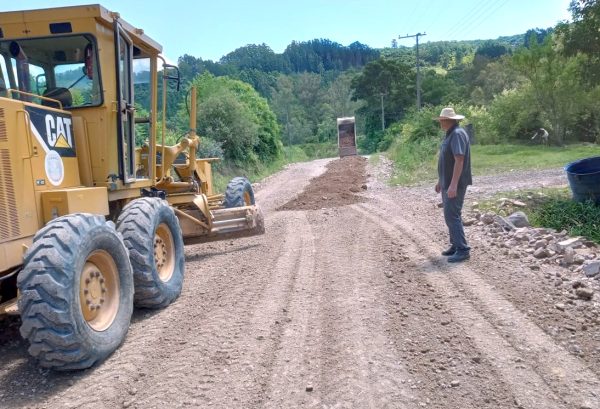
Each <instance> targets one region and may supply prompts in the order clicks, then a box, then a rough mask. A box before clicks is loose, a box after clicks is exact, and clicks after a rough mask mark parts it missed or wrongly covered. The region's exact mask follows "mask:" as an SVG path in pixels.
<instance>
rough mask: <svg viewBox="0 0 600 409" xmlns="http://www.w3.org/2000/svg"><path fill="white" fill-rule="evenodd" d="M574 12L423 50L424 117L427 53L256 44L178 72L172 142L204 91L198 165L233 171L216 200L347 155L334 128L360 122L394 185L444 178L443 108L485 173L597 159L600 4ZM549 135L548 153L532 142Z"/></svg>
mask: <svg viewBox="0 0 600 409" xmlns="http://www.w3.org/2000/svg"><path fill="white" fill-rule="evenodd" d="M569 10H570V12H571V15H572V22H570V23H560V24H558V25H557V26H555V27H546V28H532V29H530V30H528V31H527V32H526V33H522V34H516V35H513V36H509V37H500V38H497V39H482V40H473V41H440V42H426V43H423V44H421V46H420V49H419V56H420V58H419V64H420V66H421V74H422V77H421V80H422V81H421V91H422V92H421V96H422V99H421V107H420V109H417V108H416V104H415V99H416V69H415V66H416V50H415V48H414V47H404V46H399V45H398V44H397V43H395V42H392V44H391V45H390V47H387V48H384V49H373V48H370V47H368V46H366V45H364V44H361V43H360V42H355V43H352V44H350V45H347V46H346V45H341V44H338V43H336V42H333V41H330V40H327V39H315V40H310V41H302V42H292V43H291V44H290V45H289V46H288V47H287V48H286V49H285V50H284V51H283V52H282V53H275V52H273V50H272V49H271V48H270V47H269V46H268V45H266V44H249V45H246V46H244V47H240V48H238V49H236V50H234V51H232V52H230V53H229V54H227V55H225V56H223V57H222V58H221V59H220V60H218V61H211V60H203V59H202V58H199V57H196V56H192V55H187V54H186V55H183V56H181V57H180V58H179V59H178V64H177V65H178V68H179V71H180V73H181V78H182V87H181V88H182V89H181V91H180V92H179V93H177V92H175V91H174V90H169V92H168V103H167V106H166V107H165V109H166V111H167V112H166V113H167V115H166V118H167V123H166V124H165V126H166V128H167V130H168V138H167V140H168V143H170V144H173V143H176V142H177V141H178V140H179V139H180V138H181V137H182V136H183V135H184V134H185V133H186V132H187V131H188V127H189V125H188V121H187V117H188V116H189V112H190V106H189V103H190V102H189V89H190V87H191V86H192V85H195V86H196V87H197V88H198V100H197V107H196V108H197V121H198V127H197V128H198V129H197V131H198V134H199V135H200V136H201V137H202V146H201V149H200V151H199V153H198V155H199V156H204V157H206V156H209V157H218V158H221V159H222V163H221V164H219V165H217V166H216V167H215V174H216V179H217V187H218V188H222V187H223V185H224V183H226V180H228V179H229V178H230V176H233V175H240V174H242V175H245V176H248V177H249V178H250V179H251V180H257V179H259V178H262V177H264V176H265V175H267V174H269V173H272V172H275V171H277V170H279V169H281V167H282V166H285V164H286V163H291V162H296V161H304V160H311V159H315V158H321V157H335V156H337V148H336V145H337V131H336V118H338V117H346V116H355V117H356V124H357V135H358V139H357V143H358V147H359V152H360V153H362V154H372V153H377V152H380V153H385V154H386V155H387V156H388V157H389V158H391V159H392V160H393V161H394V163H395V165H396V172H395V175H394V179H393V183H415V182H418V181H420V180H430V179H433V178H435V166H436V164H435V156H436V153H437V149H438V146H439V143H440V139H441V136H442V135H441V134H440V130H439V126H438V124H437V123H436V122H435V121H433V118H434V117H436V116H437V115H438V114H439V112H440V110H441V109H442V108H443V107H444V106H453V107H454V108H455V109H456V111H457V112H459V113H461V114H463V115H465V116H466V119H465V121H463V125H468V126H469V127H471V129H472V130H473V137H474V142H475V143H474V144H473V167H474V172H475V174H486V173H493V172H503V171H510V170H511V169H515V170H516V169H525V168H545V167H560V166H564V165H565V164H566V163H568V162H570V161H573V160H575V159H579V158H582V157H587V156H593V155H597V154H599V152H598V143H600V115H599V114H598V112H600V109H599V108H600V106H599V104H598V101H600V75H599V74H598V73H600V57H599V55H600V45H599V44H600V43H598V42H597V41H590V40H589V39H590V38H595V36H596V35H597V33H598V30H599V29H600V0H583V1H573V2H572V3H571V5H570V8H569ZM143 75H144V74H143V73H136V76H143ZM146 75H147V73H146ZM136 84H137V82H136ZM135 93H136V98H137V99H139V100H140V102H141V105H142V106H148V104H145V103H143V102H144V101H145V100H147V99H148V98H149V93H148V90H147V89H144V87H143V85H140V84H137V85H136V90H135ZM159 109H161V110H162V107H159ZM541 127H543V128H545V129H546V130H547V131H548V132H549V134H550V146H549V147H544V146H534V142H537V141H532V140H531V137H532V136H533V134H534V132H535V131H536V130H537V129H539V128H541ZM139 137H140V138H145V137H146V135H144V134H143V133H140V134H139ZM588 145H590V146H591V147H590V146H588Z"/></svg>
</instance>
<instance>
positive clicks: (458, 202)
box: [435, 108, 473, 263]
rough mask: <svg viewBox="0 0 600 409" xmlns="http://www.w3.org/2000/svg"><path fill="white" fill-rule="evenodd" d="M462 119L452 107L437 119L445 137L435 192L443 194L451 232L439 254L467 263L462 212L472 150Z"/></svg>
mask: <svg viewBox="0 0 600 409" xmlns="http://www.w3.org/2000/svg"><path fill="white" fill-rule="evenodd" d="M461 119H464V116H463V115H458V114H456V113H455V112H454V109H453V108H444V109H442V112H441V113H440V116H439V117H438V118H437V120H438V121H439V123H440V127H441V128H442V129H443V130H444V131H445V132H446V136H445V138H444V141H443V142H442V145H441V147H440V156H439V159H438V183H437V184H436V185H435V191H436V193H440V192H441V193H442V203H443V204H444V219H445V221H446V225H447V226H448V230H449V232H450V247H449V248H448V249H447V250H444V251H442V255H444V256H448V262H449V263H457V262H461V261H464V260H468V259H469V257H470V255H469V251H470V250H471V248H470V247H469V245H468V244H467V239H466V237H465V230H464V228H463V224H462V219H461V211H462V207H463V202H464V199H465V193H466V192H467V186H468V185H471V184H472V183H473V181H472V179H471V149H470V146H469V136H468V135H467V132H466V131H465V130H464V129H463V128H461V127H460V126H458V121H460V120H461Z"/></svg>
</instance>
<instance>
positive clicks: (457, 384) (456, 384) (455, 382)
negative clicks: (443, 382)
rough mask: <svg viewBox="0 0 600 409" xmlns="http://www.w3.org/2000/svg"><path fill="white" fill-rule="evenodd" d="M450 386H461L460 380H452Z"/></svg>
mask: <svg viewBox="0 0 600 409" xmlns="http://www.w3.org/2000/svg"><path fill="white" fill-rule="evenodd" d="M450 386H452V387H453V388H457V387H459V386H460V381H457V380H454V381H452V382H450Z"/></svg>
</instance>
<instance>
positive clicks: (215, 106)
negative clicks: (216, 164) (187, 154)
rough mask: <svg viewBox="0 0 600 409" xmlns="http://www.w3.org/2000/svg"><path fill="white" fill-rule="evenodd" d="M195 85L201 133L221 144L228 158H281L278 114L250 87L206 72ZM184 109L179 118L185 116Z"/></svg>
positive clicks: (250, 160)
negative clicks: (276, 115)
mask: <svg viewBox="0 0 600 409" xmlns="http://www.w3.org/2000/svg"><path fill="white" fill-rule="evenodd" d="M192 83H193V85H195V86H196V87H197V89H198V101H197V103H198V107H197V116H198V117H197V121H198V133H199V134H200V135H202V136H206V137H209V138H211V139H212V140H214V141H216V142H218V143H220V144H221V146H222V148H223V151H224V155H225V157H226V158H229V159H232V160H234V161H236V162H238V163H256V162H257V161H258V160H261V161H264V162H266V161H268V160H272V159H273V158H276V157H278V156H279V155H280V154H281V140H280V131H279V126H278V124H277V120H276V117H275V114H274V113H273V112H272V111H271V109H270V107H269V105H268V103H267V101H266V100H265V99H264V98H262V97H261V96H260V95H258V93H257V92H256V91H255V90H254V89H253V88H252V87H251V86H250V85H248V84H246V83H244V82H242V81H239V80H235V79H231V78H229V77H215V76H213V75H212V74H209V73H207V72H205V73H204V74H202V75H199V76H197V77H196V78H195V79H194V81H193V82H192ZM184 109H185V107H184V106H183V105H182V106H181V107H180V112H179V117H180V118H183V117H185V116H186V115H185V112H184Z"/></svg>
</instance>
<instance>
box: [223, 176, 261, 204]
mask: <svg viewBox="0 0 600 409" xmlns="http://www.w3.org/2000/svg"><path fill="white" fill-rule="evenodd" d="M253 204H255V201H254V190H252V184H250V181H249V180H248V179H246V178H245V177H241V176H238V177H235V178H233V179H231V181H230V182H229V183H228V184H227V189H226V190H225V200H224V201H223V205H224V206H225V207H226V208H228V209H229V208H232V207H243V206H252V205H253Z"/></svg>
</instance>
